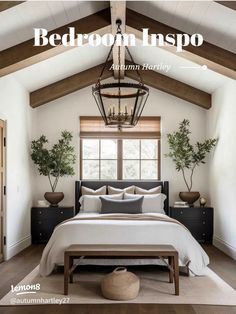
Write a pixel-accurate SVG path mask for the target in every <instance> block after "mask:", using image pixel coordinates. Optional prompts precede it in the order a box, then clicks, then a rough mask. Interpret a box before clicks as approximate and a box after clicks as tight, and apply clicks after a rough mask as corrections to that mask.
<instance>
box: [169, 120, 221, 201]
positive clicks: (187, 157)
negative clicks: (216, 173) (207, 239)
mask: <svg viewBox="0 0 236 314" xmlns="http://www.w3.org/2000/svg"><path fill="white" fill-rule="evenodd" d="M189 125H190V122H189V120H187V119H184V120H183V121H182V122H180V124H179V129H178V131H175V132H173V133H169V134H167V140H168V144H169V153H168V154H166V155H165V156H166V157H170V158H171V159H172V160H173V162H174V163H175V168H176V170H177V171H178V172H179V171H180V172H181V173H182V175H183V179H184V182H185V185H186V187H187V191H186V192H180V193H179V197H180V199H181V200H182V201H185V202H187V203H188V204H190V205H192V204H193V203H194V202H195V201H197V200H198V198H199V197H200V194H199V192H195V191H192V187H193V174H194V170H195V169H196V167H197V166H199V165H200V164H205V158H206V155H207V154H208V153H210V151H211V150H212V148H213V147H214V146H215V145H216V142H217V140H216V139H206V140H205V141H203V142H196V144H195V145H192V144H191V143H190V134H191V132H190V130H189Z"/></svg>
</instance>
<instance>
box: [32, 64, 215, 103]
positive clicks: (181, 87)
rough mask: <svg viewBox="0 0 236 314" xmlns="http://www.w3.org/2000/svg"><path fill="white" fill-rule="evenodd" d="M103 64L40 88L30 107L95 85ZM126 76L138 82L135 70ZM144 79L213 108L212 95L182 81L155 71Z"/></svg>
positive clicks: (34, 93)
mask: <svg viewBox="0 0 236 314" xmlns="http://www.w3.org/2000/svg"><path fill="white" fill-rule="evenodd" d="M125 63H126V64H131V63H130V61H125ZM111 64H112V62H110V64H109V66H108V67H107V68H106V69H105V72H104V74H103V78H104V79H105V78H109V77H112V71H111V70H109V67H110V65H111ZM102 67H103V64H100V65H98V66H95V67H93V68H91V69H88V70H85V71H83V72H80V73H77V74H75V75H72V76H70V77H68V78H65V79H63V80H61V81H58V82H55V83H53V84H51V85H48V86H45V87H43V88H40V89H38V90H36V91H33V92H31V93H30V105H31V107H33V108H36V107H39V106H41V105H43V104H46V103H48V102H50V101H52V100H55V99H58V98H60V97H63V96H66V95H68V94H70V93H73V92H76V91H78V90H80V89H82V88H85V87H87V86H90V85H93V84H95V83H96V81H97V78H98V77H99V75H100V73H101V70H102ZM125 75H126V76H127V77H129V78H131V79H134V80H137V79H138V78H137V74H136V72H135V71H133V70H127V71H126V72H125ZM141 75H142V79H143V81H144V83H145V84H146V85H148V86H151V87H153V88H156V89H158V90H161V91H163V92H165V93H168V94H171V95H173V96H176V97H178V98H180V99H183V100H186V101H188V102H191V103H193V104H195V105H198V106H200V107H202V108H204V109H209V108H210V107H211V95H210V94H208V93H206V92H203V91H201V90H199V89H197V88H194V87H192V86H190V85H187V84H184V83H182V82H180V81H177V80H174V79H172V78H170V77H167V76H165V75H162V74H160V73H158V72H155V71H151V70H148V71H145V70H143V71H141Z"/></svg>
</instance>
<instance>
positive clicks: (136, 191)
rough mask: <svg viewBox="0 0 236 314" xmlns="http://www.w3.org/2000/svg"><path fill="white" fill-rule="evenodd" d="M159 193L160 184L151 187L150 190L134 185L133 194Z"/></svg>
mask: <svg viewBox="0 0 236 314" xmlns="http://www.w3.org/2000/svg"><path fill="white" fill-rule="evenodd" d="M127 193H128V192H127ZM159 193H161V185H159V186H156V187H155V188H152V189H150V190H146V189H142V188H140V187H138V186H135V194H139V195H147V194H159ZM130 194H131V193H130Z"/></svg>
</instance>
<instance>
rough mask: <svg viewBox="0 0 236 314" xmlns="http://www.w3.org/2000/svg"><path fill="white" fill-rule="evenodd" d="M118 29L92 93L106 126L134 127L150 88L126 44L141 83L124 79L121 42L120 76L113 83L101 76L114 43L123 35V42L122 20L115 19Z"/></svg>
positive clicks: (122, 40) (122, 39)
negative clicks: (122, 80)
mask: <svg viewBox="0 0 236 314" xmlns="http://www.w3.org/2000/svg"><path fill="white" fill-rule="evenodd" d="M116 24H117V32H116V35H115V38H114V43H113V45H112V46H111V49H110V51H109V53H108V56H107V58H106V61H105V63H104V66H103V69H102V71H101V74H100V76H99V78H98V80H97V83H96V84H95V86H94V87H93V88H92V93H93V96H94V98H95V101H96V103H97V106H98V109H99V111H100V113H101V116H102V118H103V120H104V123H105V125H106V126H107V127H116V128H118V129H119V130H122V128H130V127H134V126H135V125H136V124H137V122H138V120H139V118H140V116H141V114H142V111H143V108H144V106H145V103H146V101H147V98H148V95H149V89H148V87H146V86H145V85H144V83H143V81H142V78H141V75H140V73H139V70H138V66H137V65H136V64H135V62H134V59H133V57H132V55H131V53H130V51H129V49H128V47H127V46H125V50H126V52H127V54H128V56H129V58H130V61H131V64H133V65H134V67H133V68H134V69H135V71H136V73H137V78H138V83H129V82H125V81H124V82H121V60H120V59H121V58H120V53H121V51H120V50H121V49H120V45H119V46H118V79H117V81H115V82H114V83H102V82H101V81H102V79H103V78H102V77H103V73H104V71H105V69H106V68H107V67H108V63H109V59H110V56H111V53H112V51H113V48H114V45H115V44H116V43H117V38H118V36H120V39H121V43H122V44H123V42H124V37H123V34H122V32H121V27H120V26H121V20H117V21H116Z"/></svg>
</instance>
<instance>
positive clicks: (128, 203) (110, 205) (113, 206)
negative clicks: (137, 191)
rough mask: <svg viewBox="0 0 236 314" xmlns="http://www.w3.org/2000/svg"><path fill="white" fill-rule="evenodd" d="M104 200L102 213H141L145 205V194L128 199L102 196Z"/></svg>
mask: <svg viewBox="0 0 236 314" xmlns="http://www.w3.org/2000/svg"><path fill="white" fill-rule="evenodd" d="M100 199H101V202H102V208H101V214H116V213H123V214H141V213H142V205H143V196H140V197H139V198H136V199H128V200H111V199H107V198H105V197H102V196H101V197H100Z"/></svg>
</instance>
